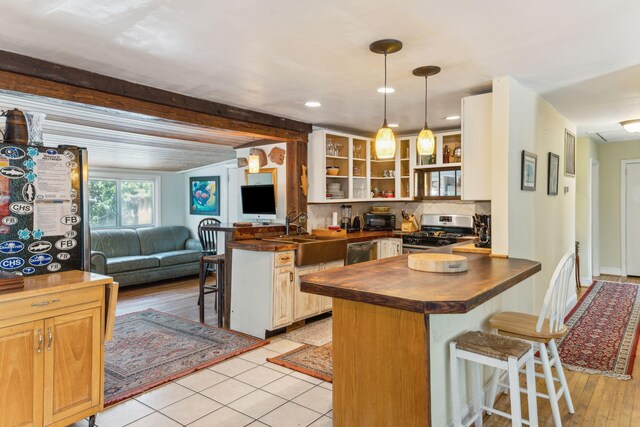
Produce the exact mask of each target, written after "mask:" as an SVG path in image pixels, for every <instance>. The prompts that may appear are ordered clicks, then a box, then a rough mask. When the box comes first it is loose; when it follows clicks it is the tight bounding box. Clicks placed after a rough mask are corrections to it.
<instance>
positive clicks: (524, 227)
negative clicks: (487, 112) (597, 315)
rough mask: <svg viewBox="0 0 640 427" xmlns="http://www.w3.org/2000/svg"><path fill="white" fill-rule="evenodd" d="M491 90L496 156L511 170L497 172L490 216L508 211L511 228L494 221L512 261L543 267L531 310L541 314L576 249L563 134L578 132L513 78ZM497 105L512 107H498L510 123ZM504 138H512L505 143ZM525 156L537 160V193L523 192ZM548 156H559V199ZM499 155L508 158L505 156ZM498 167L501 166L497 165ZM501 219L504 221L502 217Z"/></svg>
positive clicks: (572, 186)
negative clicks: (553, 192) (550, 191)
mask: <svg viewBox="0 0 640 427" xmlns="http://www.w3.org/2000/svg"><path fill="white" fill-rule="evenodd" d="M493 90H494V120H493V130H494V144H496V145H495V146H494V150H495V149H499V150H507V152H508V167H507V168H504V169H505V170H506V178H507V179H504V176H505V172H504V170H502V171H494V174H497V175H498V180H497V181H499V182H496V180H494V185H493V188H492V189H493V194H494V197H493V200H492V204H491V206H492V214H493V211H494V207H496V208H498V209H505V205H506V209H507V210H508V212H507V215H506V216H507V218H508V224H502V223H501V222H500V221H498V220H494V221H493V224H494V230H496V228H500V229H501V230H500V231H499V233H500V234H501V236H502V241H501V245H502V250H506V253H508V254H509V256H510V257H515V258H529V259H534V260H537V261H540V262H541V263H542V271H541V272H540V273H538V274H536V275H535V276H534V277H533V282H534V284H535V286H534V287H533V289H534V295H533V299H532V308H533V309H534V310H536V311H537V310H538V308H539V307H540V306H541V305H542V300H543V298H544V294H545V292H546V290H547V287H548V286H549V280H550V279H551V275H552V274H553V270H554V269H555V267H556V264H557V263H558V261H559V260H560V258H562V255H563V254H564V253H566V252H567V251H573V249H574V242H575V201H576V178H575V177H570V176H565V175H564V133H565V129H568V130H569V131H571V132H573V133H574V134H575V132H576V127H575V125H573V124H572V123H571V122H569V121H568V120H567V119H566V118H564V117H563V116H562V115H560V113H558V112H557V111H556V110H555V109H554V108H553V106H552V105H551V104H549V103H548V102H547V101H545V100H544V99H543V98H542V97H541V96H539V95H537V94H536V93H535V92H532V91H531V90H529V89H526V88H525V87H523V86H522V85H520V84H519V83H518V82H517V81H516V80H514V79H513V78H510V77H504V78H499V79H496V80H494V87H493ZM496 101H497V102H498V103H505V102H508V107H506V106H504V105H502V106H499V107H498V110H499V109H502V110H503V111H508V114H506V117H505V115H504V114H503V115H502V116H500V115H498V116H497V117H496ZM505 128H506V130H505ZM505 137H507V138H508V139H507V140H506V141H505ZM522 150H526V151H529V152H532V153H534V154H537V156H538V164H537V190H536V191H535V192H529V191H522V190H521V189H520V174H521V167H520V166H521V157H522ZM549 152H553V153H555V154H558V155H559V156H560V174H559V175H560V176H559V180H558V195H557V196H549V195H547V171H548V162H547V157H548V153H549ZM500 155H501V156H504V153H500ZM494 160H495V154H494ZM497 164H501V163H497V162H494V165H497ZM495 169H498V168H494V170H495ZM500 169H502V168H500ZM565 187H567V188H568V192H567V193H565V192H564V188H565ZM505 198H506V202H505ZM501 206H502V207H501ZM501 214H502V216H505V215H504V212H501ZM495 234H496V232H495V231H494V235H495ZM505 240H506V241H505ZM574 298H575V295H574Z"/></svg>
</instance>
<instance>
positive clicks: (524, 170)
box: [520, 150, 538, 191]
mask: <svg viewBox="0 0 640 427" xmlns="http://www.w3.org/2000/svg"><path fill="white" fill-rule="evenodd" d="M537 166H538V156H537V155H535V154H533V153H530V152H528V151H525V150H522V166H521V181H520V188H521V189H522V190H523V191H536V168H537Z"/></svg>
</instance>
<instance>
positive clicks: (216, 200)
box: [189, 176, 220, 216]
mask: <svg viewBox="0 0 640 427" xmlns="http://www.w3.org/2000/svg"><path fill="white" fill-rule="evenodd" d="M189 213H190V214H191V215H208V216H219V215H220V177H219V176H192V177H190V178H189Z"/></svg>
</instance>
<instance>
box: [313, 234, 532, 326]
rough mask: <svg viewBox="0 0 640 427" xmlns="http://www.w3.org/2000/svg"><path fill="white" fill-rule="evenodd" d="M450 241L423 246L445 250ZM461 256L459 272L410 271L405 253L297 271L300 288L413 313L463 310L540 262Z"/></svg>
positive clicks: (448, 250)
mask: <svg viewBox="0 0 640 427" xmlns="http://www.w3.org/2000/svg"><path fill="white" fill-rule="evenodd" d="M461 244H465V243H464V242H461V243H458V245H461ZM454 246H456V245H450V246H444V247H441V248H434V249H431V250H430V251H429V252H433V253H451V250H452V248H453V247H454ZM464 256H465V257H467V259H468V270H467V271H466V272H463V273H428V272H422V271H414V270H411V269H410V268H409V267H408V261H407V257H408V255H400V256H396V257H392V258H385V259H381V260H375V261H369V262H364V263H361V264H354V265H349V266H346V267H344V268H339V269H335V270H329V271H324V272H319V273H310V274H305V275H303V276H301V277H300V289H301V290H302V291H303V292H308V293H312V294H317V295H324V296H329V297H334V298H341V299H345V300H351V301H357V302H364V303H370V304H375V305H380V306H385V307H391V308H397V309H401V310H406V311H413V312H417V313H424V314H437V313H466V312H468V311H471V310H472V309H474V308H475V307H477V306H479V305H480V304H482V303H484V302H486V301H488V300H490V299H491V298H493V297H495V296H496V295H499V294H501V293H502V292H504V291H506V290H507V289H509V288H511V287H512V286H514V285H516V284H518V283H520V282H522V281H523V280H525V279H526V278H528V277H530V276H532V275H534V274H535V273H537V272H538V271H540V270H541V268H542V267H541V264H540V263H539V262H536V261H530V260H526V259H517V258H494V257H490V256H489V255H483V254H472V253H469V254H464Z"/></svg>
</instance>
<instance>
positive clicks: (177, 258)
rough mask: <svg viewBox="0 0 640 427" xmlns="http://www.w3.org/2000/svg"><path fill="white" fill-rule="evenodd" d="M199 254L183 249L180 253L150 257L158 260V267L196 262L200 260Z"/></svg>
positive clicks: (174, 252) (166, 253)
mask: <svg viewBox="0 0 640 427" xmlns="http://www.w3.org/2000/svg"><path fill="white" fill-rule="evenodd" d="M200 255H201V252H198V251H193V250H190V249H183V250H180V251H170V252H160V253H159V254H153V255H152V256H154V257H156V258H158V260H159V261H160V266H162V267H164V266H166V265H177V264H188V263H190V262H198V261H199V260H200Z"/></svg>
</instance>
